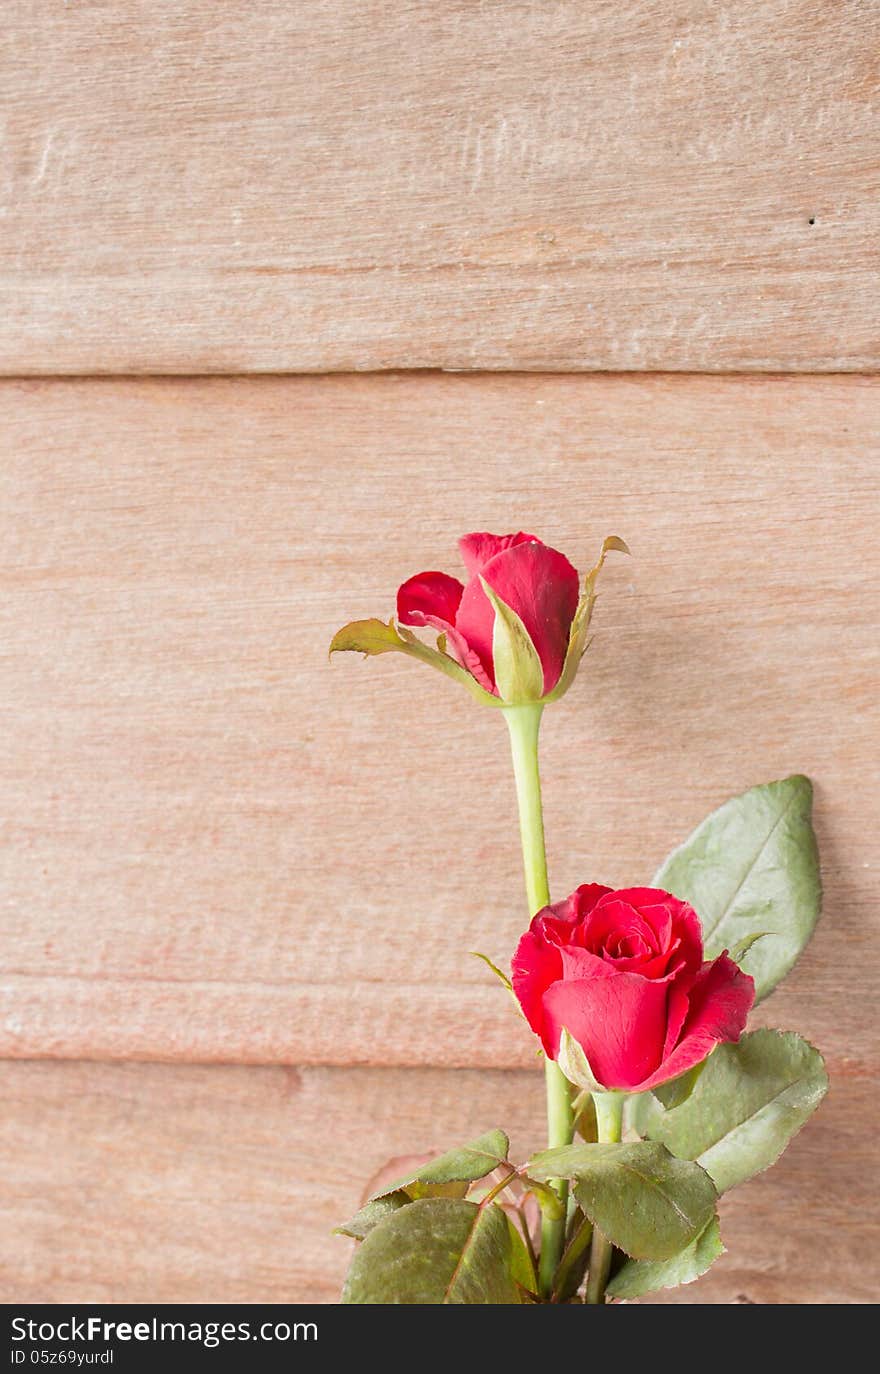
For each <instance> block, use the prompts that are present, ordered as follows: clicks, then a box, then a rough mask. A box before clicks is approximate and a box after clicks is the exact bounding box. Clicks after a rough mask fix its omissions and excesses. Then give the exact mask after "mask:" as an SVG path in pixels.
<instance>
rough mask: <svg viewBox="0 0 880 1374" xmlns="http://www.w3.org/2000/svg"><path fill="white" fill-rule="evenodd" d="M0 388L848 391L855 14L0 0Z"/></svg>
mask: <svg viewBox="0 0 880 1374" xmlns="http://www.w3.org/2000/svg"><path fill="white" fill-rule="evenodd" d="M3 29H4V42H3V44H2V46H0V93H2V94H0V130H2V134H0V137H2V151H3V156H2V162H0V216H2V219H0V223H2V236H0V369H2V370H3V371H4V372H6V373H11V374H20V373H56V372H62V373H94V372H110V373H127V372H227V373H233V372H266V371H272V372H274V371H277V372H288V371H295V372H302V371H314V372H325V371H338V370H345V369H351V370H361V369H367V370H375V369H382V368H394V367H405V368H424V367H445V368H453V369H475V368H488V369H517V368H518V369H530V370H537V371H543V370H547V369H559V370H581V369H587V370H592V369H599V370H608V369H619V370H621V369H623V370H625V369H631V370H636V371H641V370H652V369H657V368H667V369H676V370H682V371H725V370H731V369H734V370H736V369H757V370H767V369H779V370H805V371H810V370H848V369H852V370H865V369H867V368H874V367H876V366H877V365H878V362H880V331H878V318H877V310H876V267H877V242H878V234H880V215H878V197H877V175H878V148H877V127H876V102H877V92H878V68H877V52H878V43H880V14H878V10H877V7H876V6H875V5H872V4H856V3H846V4H842V3H839V0H820V2H819V3H816V0H776V3H772V4H768V3H767V0H741V2H740V3H739V4H738V5H729V4H714V5H705V4H697V3H694V0H663V3H660V2H659V0H622V2H621V0H613V3H612V0H602V2H601V3H593V4H590V5H589V6H585V5H584V4H583V3H581V0H553V3H548V0H516V3H510V4H503V5H502V4H480V5H476V4H474V3H473V2H472V0H432V3H431V4H412V3H410V4H400V3H399V0H362V3H358V4H355V5H352V4H344V3H341V0H300V3H297V4H277V3H274V0H252V3H249V4H247V5H242V4H241V3H239V0H219V3H218V2H217V0H190V3H187V4H185V5H181V4H180V3H179V0H119V2H118V3H115V4H113V5H107V4H104V3H99V0H78V2H77V3H76V4H59V3H58V0H7V3H6V4H5V5H4V10H3Z"/></svg>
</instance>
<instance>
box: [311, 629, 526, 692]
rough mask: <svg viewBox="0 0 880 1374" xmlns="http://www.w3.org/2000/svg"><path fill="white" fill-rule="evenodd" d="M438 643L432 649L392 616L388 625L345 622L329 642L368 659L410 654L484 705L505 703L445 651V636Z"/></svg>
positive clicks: (332, 650)
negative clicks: (458, 685) (459, 685)
mask: <svg viewBox="0 0 880 1374" xmlns="http://www.w3.org/2000/svg"><path fill="white" fill-rule="evenodd" d="M441 640H442V643H441ZM437 643H438V647H437V648H436V649H432V648H431V647H430V645H428V644H423V643H422V641H421V640H420V639H419V637H418V636H417V635H415V634H413V632H412V631H411V630H408V629H407V628H406V627H405V626H403V625H395V623H394V620H393V619H392V620H389V621H388V624H387V625H386V624H385V622H384V621H383V620H376V619H373V620H353V621H352V622H351V623H350V624H349V625H343V627H342V629H341V630H337V631H336V634H335V635H334V636H333V639H332V640H331V642H330V653H331V654H338V653H346V652H356V653H362V654H364V655H365V657H367V658H372V657H374V656H375V655H376V654H389V653H400V654H408V655H409V657H410V658H417V659H419V660H420V662H422V663H428V664H430V666H431V667H432V668H439V670H440V672H441V673H445V674H446V676H447V677H451V678H453V679H454V681H456V682H458V683H460V684H461V686H462V687H466V688H467V690H468V691H469V692H470V693H471V695H472V696H475V697H476V698H477V700H478V701H481V702H483V704H484V705H486V706H502V705H503V702H501V701H500V700H499V699H498V697H496V696H493V695H492V693H491V692H487V691H485V690H484V689H483V688H482V687H481V686H480V684H479V683H478V682H477V680H476V678H475V677H473V676H472V675H471V674H470V673H469V672H468V671H467V670H466V669H465V668H462V666H461V664H460V663H458V662H457V661H456V659H454V658H451V657H450V655H449V654H447V653H446V652H445V649H446V641H445V639H444V638H443V637H442V636H441V638H440V639H438V641H437Z"/></svg>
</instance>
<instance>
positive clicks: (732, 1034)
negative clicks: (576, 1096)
mask: <svg viewBox="0 0 880 1374" xmlns="http://www.w3.org/2000/svg"><path fill="white" fill-rule="evenodd" d="M512 971H513V989H514V992H515V993H516V996H517V998H518V999H519V1003H520V1006H521V1007H522V1009H523V1012H524V1013H525V1017H526V1020H527V1021H528V1023H529V1025H530V1026H531V1028H532V1030H533V1031H534V1032H535V1033H536V1035H539V1036H540V1037H541V1040H542V1042H543V1045H544V1049H545V1051H546V1052H547V1054H548V1056H549V1057H550V1058H551V1059H556V1058H557V1056H558V1054H559V1045H560V1038H561V1035H562V1030H563V1028H565V1029H566V1030H567V1031H568V1033H569V1035H571V1036H572V1038H573V1039H574V1040H575V1041H576V1042H577V1043H578V1045H580V1047H581V1049H582V1050H583V1051H584V1053H585V1055H586V1057H587V1060H588V1061H589V1065H590V1069H591V1070H592V1073H593V1075H594V1077H595V1079H596V1081H597V1083H599V1084H600V1085H601V1086H602V1087H603V1088H605V1089H607V1090H609V1091H622V1092H645V1091H647V1089H649V1088H654V1087H657V1086H659V1085H660V1084H661V1083H665V1082H666V1081H667V1080H668V1079H671V1078H677V1077H678V1076H679V1074H682V1073H685V1072H686V1071H687V1070H688V1069H690V1068H693V1066H694V1065H695V1064H698V1063H700V1061H701V1060H703V1059H705V1057H706V1055H707V1054H708V1053H709V1052H710V1050H712V1049H713V1047H714V1046H715V1045H716V1044H718V1043H720V1042H721V1041H725V1040H737V1039H738V1038H739V1036H740V1033H741V1032H742V1030H743V1027H744V1026H745V1022H746V1017H747V1015H748V1013H749V1010H750V1008H751V1006H752V1003H753V1001H754V997H755V985H754V981H753V980H752V979H751V978H750V977H749V976H748V974H745V973H743V972H742V970H741V969H740V967H739V965H738V964H736V963H734V961H733V960H732V959H730V958H728V956H727V954H726V953H724V954H720V955H719V956H718V958H717V959H713V960H711V961H705V962H704V960H703V935H702V929H701V927H700V921H699V917H698V916H697V913H696V912H695V911H694V910H693V908H692V907H690V906H688V904H687V903H686V902H681V901H679V900H678V898H677V897H673V896H672V895H671V894H670V893H668V892H662V891H661V890H659V889H658V888H650V887H634V888H625V889H623V890H621V891H617V892H616V891H614V890H613V889H612V888H609V887H600V886H599V885H598V884H596V883H591V884H587V885H586V886H584V887H579V888H578V889H577V891H576V892H573V893H572V895H571V896H570V897H568V898H567V899H566V900H565V901H564V902H557V903H556V904H555V905H553V906H548V907H545V908H544V909H543V911H539V912H538V914H537V916H535V918H534V920H533V921H532V923H531V926H530V927H529V929H528V930H527V931H526V933H525V935H524V936H523V937H522V939H521V940H520V942H519V945H518V947H517V951H516V954H515V955H514V958H513V963H512Z"/></svg>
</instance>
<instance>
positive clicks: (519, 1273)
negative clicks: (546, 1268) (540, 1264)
mask: <svg viewBox="0 0 880 1374" xmlns="http://www.w3.org/2000/svg"><path fill="white" fill-rule="evenodd" d="M505 1215H506V1216H507V1225H508V1226H509V1228H510V1276H511V1278H512V1279H513V1281H514V1283H516V1284H517V1285H518V1286H519V1287H520V1288H522V1289H523V1290H524V1291H525V1292H526V1293H527V1294H528V1295H529V1297H534V1296H535V1295H536V1294H537V1292H538V1275H537V1274H536V1273H535V1266H534V1265H533V1264H532V1257H531V1255H530V1254H529V1251H528V1247H527V1246H526V1243H525V1241H524V1240H523V1234H522V1231H521V1230H520V1229H519V1227H518V1226H517V1224H516V1222H515V1221H514V1220H513V1217H512V1216H510V1214H509V1213H506V1214H505Z"/></svg>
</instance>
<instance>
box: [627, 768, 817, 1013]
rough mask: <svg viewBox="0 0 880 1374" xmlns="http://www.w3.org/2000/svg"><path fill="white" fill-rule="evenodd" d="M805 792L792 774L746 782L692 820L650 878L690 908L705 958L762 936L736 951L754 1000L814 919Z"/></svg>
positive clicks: (790, 958)
mask: <svg viewBox="0 0 880 1374" xmlns="http://www.w3.org/2000/svg"><path fill="white" fill-rule="evenodd" d="M812 796H813V789H812V786H811V784H810V781H809V779H808V778H804V777H801V776H799V775H796V776H794V777H790V778H784V779H783V780H782V781H781V782H768V783H765V784H764V785H763V786H761V787H751V788H749V790H748V791H747V792H743V793H741V795H740V796H738V797H734V798H733V799H732V800H731V801H728V802H725V804H724V805H723V806H722V807H720V808H719V809H718V810H717V811H714V812H713V813H712V815H711V816H709V817H707V819H706V820H704V821H703V823H702V825H699V826H697V829H696V830H695V831H694V832H693V834H692V835H690V836H689V837H688V839H686V840H685V842H684V844H682V845H680V846H679V847H678V849H675V850H673V852H672V853H671V854H670V855H669V857H668V859H666V861H665V863H663V865H662V866H661V868H660V869H659V871H658V872H657V874H656V876H655V878H654V886H655V887H663V888H666V890H667V891H668V892H673V893H674V894H675V896H676V897H680V898H681V899H682V900H683V901H687V902H690V904H691V906H692V907H693V908H694V910H695V911H696V912H697V914H698V916H699V917H700V920H701V922H702V925H703V943H704V948H705V951H706V958H707V959H714V958H715V957H716V955H718V954H720V953H721V952H722V950H724V949H730V948H731V947H735V946H737V945H738V944H739V943H741V942H742V941H743V940H746V939H748V938H749V937H750V936H752V935H755V934H761V935H764V936H765V937H766V938H765V939H763V940H761V941H759V942H757V943H755V944H754V947H753V948H750V949H749V950H748V953H747V954H744V956H743V966H744V968H745V971H746V972H747V973H749V974H751V976H752V977H753V978H754V980H755V991H756V996H757V998H758V1000H760V999H761V998H762V997H766V995H767V993H768V992H770V991H771V989H772V988H774V987H775V986H776V984H777V983H778V982H779V980H780V979H781V978H784V977H785V975H786V973H787V972H788V970H789V969H790V968H791V966H792V964H793V963H794V961H795V959H797V957H798V955H799V954H800V952H801V950H802V949H803V947H804V945H805V944H806V943H807V941H808V940H809V938H810V936H811V935H812V933H813V928H814V927H815V924H816V921H817V920H818V919H819V912H820V909H821V899H822V889H821V882H820V878H819V855H818V850H817V847H816V837H815V835H814V834H813V827H812V823H811V819H810V817H811V810H812Z"/></svg>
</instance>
